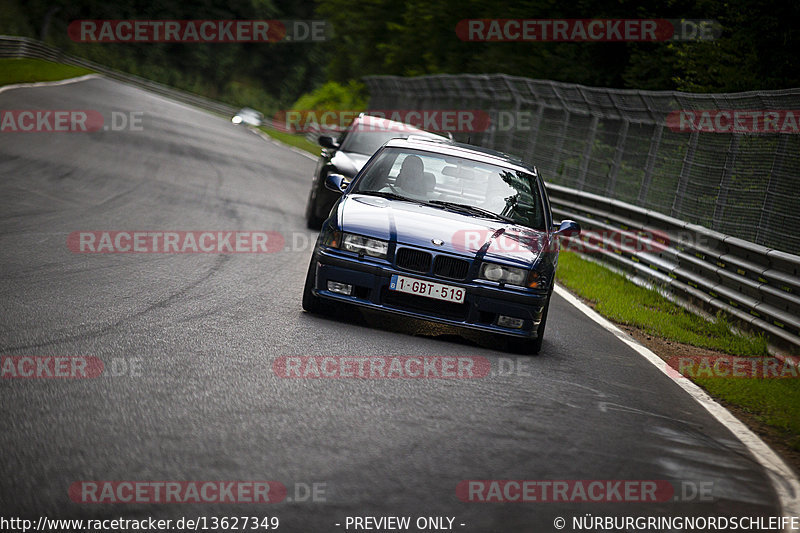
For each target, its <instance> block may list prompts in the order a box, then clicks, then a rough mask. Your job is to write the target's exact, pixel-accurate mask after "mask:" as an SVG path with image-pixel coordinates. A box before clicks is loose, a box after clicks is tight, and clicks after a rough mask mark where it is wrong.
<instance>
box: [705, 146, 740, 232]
mask: <svg viewBox="0 0 800 533" xmlns="http://www.w3.org/2000/svg"><path fill="white" fill-rule="evenodd" d="M738 151H739V134H737V133H734V134H732V135H731V142H730V143H729V144H728V154H727V156H726V157H725V165H724V166H723V167H722V178H721V179H720V182H719V192H718V193H717V202H716V204H715V205H714V214H713V215H712V217H711V228H712V229H715V230H718V231H719V230H720V227H721V226H722V221H723V217H724V216H725V206H726V205H727V203H728V190H729V189H730V186H731V183H730V182H731V174H733V167H734V165H736V154H737V152H738Z"/></svg>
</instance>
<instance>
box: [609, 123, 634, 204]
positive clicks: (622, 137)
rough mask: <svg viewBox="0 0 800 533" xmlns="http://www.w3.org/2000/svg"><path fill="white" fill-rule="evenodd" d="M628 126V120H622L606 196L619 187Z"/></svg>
mask: <svg viewBox="0 0 800 533" xmlns="http://www.w3.org/2000/svg"><path fill="white" fill-rule="evenodd" d="M628 127H629V123H628V121H627V120H623V121H622V127H621V128H620V131H619V132H618V133H617V146H616V148H615V149H614V161H613V163H611V168H610V169H609V172H608V184H607V185H606V196H608V197H611V196H613V195H614V190H615V189H616V188H617V174H619V167H620V165H621V164H622V154H623V153H625V143H626V142H627V141H628Z"/></svg>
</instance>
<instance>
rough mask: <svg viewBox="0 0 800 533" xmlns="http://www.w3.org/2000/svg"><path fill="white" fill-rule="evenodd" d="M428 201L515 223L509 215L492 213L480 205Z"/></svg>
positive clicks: (455, 209)
mask: <svg viewBox="0 0 800 533" xmlns="http://www.w3.org/2000/svg"><path fill="white" fill-rule="evenodd" d="M428 203H430V204H434V205H441V206H443V207H447V208H449V209H452V210H454V211H461V212H462V213H472V214H476V215H483V216H485V217H489V218H496V219H499V220H504V221H506V222H512V223H516V221H515V220H514V219H513V218H511V217H507V216H505V215H500V214H497V213H494V212H492V211H489V210H488V209H483V208H481V207H476V206H474V205H466V204H459V203H456V202H445V201H444V200H431V201H430V202H428Z"/></svg>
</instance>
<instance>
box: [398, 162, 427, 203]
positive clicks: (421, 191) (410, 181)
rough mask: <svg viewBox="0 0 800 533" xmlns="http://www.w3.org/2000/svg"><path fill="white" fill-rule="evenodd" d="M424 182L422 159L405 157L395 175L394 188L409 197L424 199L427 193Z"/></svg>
mask: <svg viewBox="0 0 800 533" xmlns="http://www.w3.org/2000/svg"><path fill="white" fill-rule="evenodd" d="M426 181H427V180H426V178H425V165H424V164H423V163H422V158H420V157H419V156H418V155H409V156H406V158H405V159H404V160H403V164H402V165H401V166H400V172H399V173H398V174H397V179H396V180H395V187H397V188H398V189H400V190H402V191H403V192H405V193H408V194H409V195H411V196H416V197H421V198H424V197H426V196H427V195H428V192H429V191H428V184H427V183H426Z"/></svg>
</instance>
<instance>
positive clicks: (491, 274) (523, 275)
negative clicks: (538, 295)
mask: <svg viewBox="0 0 800 533" xmlns="http://www.w3.org/2000/svg"><path fill="white" fill-rule="evenodd" d="M480 278H481V279H485V280H489V281H496V282H497V283H507V284H509V285H519V286H520V287H524V286H525V281H526V280H527V279H528V271H527V270H525V269H522V268H516V267H508V266H503V265H498V264H496V263H484V264H482V265H481V272H480Z"/></svg>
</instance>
